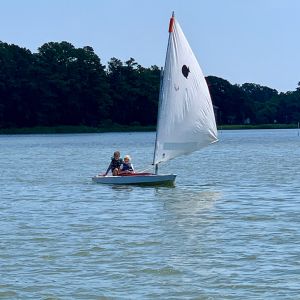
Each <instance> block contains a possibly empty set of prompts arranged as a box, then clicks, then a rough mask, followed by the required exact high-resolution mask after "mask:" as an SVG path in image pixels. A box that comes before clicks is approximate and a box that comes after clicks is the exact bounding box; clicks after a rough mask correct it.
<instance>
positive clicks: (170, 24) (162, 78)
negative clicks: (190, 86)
mask: <svg viewBox="0 0 300 300" xmlns="http://www.w3.org/2000/svg"><path fill="white" fill-rule="evenodd" d="M174 21H175V14H174V11H173V12H172V17H171V18H170V22H169V30H168V31H169V39H168V46H167V51H166V57H167V55H168V51H169V47H170V40H171V33H172V32H173V28H174ZM166 60H167V59H165V62H166ZM163 80H164V71H163V68H161V71H160V87H159V98H158V114H157V122H156V136H155V146H154V154H153V165H155V174H157V173H158V163H156V164H155V155H156V150H157V133H158V126H159V116H160V107H161V99H162V93H163V90H162V88H163Z"/></svg>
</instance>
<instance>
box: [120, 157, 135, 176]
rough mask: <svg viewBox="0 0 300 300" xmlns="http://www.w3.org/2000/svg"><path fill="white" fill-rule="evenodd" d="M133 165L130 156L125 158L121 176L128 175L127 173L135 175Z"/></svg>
mask: <svg viewBox="0 0 300 300" xmlns="http://www.w3.org/2000/svg"><path fill="white" fill-rule="evenodd" d="M133 172H134V169H133V165H132V163H131V158H130V156H129V155H125V156H124V160H123V164H122V165H121V168H120V172H119V175H122V174H126V173H133Z"/></svg>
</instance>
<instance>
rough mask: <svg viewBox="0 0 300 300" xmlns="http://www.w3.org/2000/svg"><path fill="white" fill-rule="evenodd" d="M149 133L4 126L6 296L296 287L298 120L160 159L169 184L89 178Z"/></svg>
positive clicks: (141, 154) (143, 164)
mask: <svg viewBox="0 0 300 300" xmlns="http://www.w3.org/2000/svg"><path fill="white" fill-rule="evenodd" d="M154 137H155V135H154V133H106V134H82V135H80V134H77V135H76V134H71V135H27V136H18V135H15V136H0V165H1V179H0V182H1V190H0V199H1V201H0V215H1V218H0V226H1V228H2V230H1V233H0V235H1V240H0V241H1V242H0V265H1V281H0V299H119V298H125V299H297V297H299V290H300V283H299V276H300V272H299V270H300V263H299V262H300V254H299V247H300V233H299V232H300V224H299V223H300V221H299V213H300V184H299V182H300V172H299V163H300V161H299V157H300V150H299V149H300V147H299V146H300V139H299V137H298V136H297V131H296V130H251V131H223V132H221V133H220V142H219V143H217V144H215V145H213V146H211V147H208V148H206V149H203V150H201V151H199V152H196V153H194V154H192V155H189V156H184V157H181V158H178V159H174V160H173V161H171V162H169V163H167V164H164V165H162V166H161V167H160V171H161V172H162V173H168V172H172V173H176V174H178V176H177V180H176V185H175V187H172V188H170V187H139V186H109V185H108V186H105V185H99V184H93V183H92V181H91V177H92V176H93V175H95V174H98V173H100V172H103V171H104V170H105V169H106V168H107V165H108V163H109V160H110V157H111V155H112V152H113V151H114V150H117V149H119V150H121V152H122V154H123V155H125V154H130V155H131V156H132V157H133V164H134V166H135V168H136V169H138V170H144V169H146V168H149V167H151V166H150V164H151V161H152V155H153V143H154Z"/></svg>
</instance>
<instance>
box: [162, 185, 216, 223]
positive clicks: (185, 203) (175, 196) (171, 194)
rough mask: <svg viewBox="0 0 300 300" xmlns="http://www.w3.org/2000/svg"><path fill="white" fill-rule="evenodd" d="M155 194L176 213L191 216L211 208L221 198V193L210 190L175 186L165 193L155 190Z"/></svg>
mask: <svg viewBox="0 0 300 300" xmlns="http://www.w3.org/2000/svg"><path fill="white" fill-rule="evenodd" d="M156 196H157V198H158V199H159V200H161V201H163V202H164V205H165V208H166V209H168V210H169V211H172V212H173V213H176V214H177V215H182V216H188V217H189V216H192V215H194V214H197V213H199V212H200V211H202V210H209V209H212V208H213V207H214V205H215V202H216V201H217V200H218V199H220V198H221V193H220V192H216V191H212V190H201V189H200V190H191V189H186V188H184V187H176V189H173V190H171V191H168V192H167V193H166V192H165V191H163V190H161V189H158V190H157V193H156Z"/></svg>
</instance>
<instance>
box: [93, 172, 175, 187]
mask: <svg viewBox="0 0 300 300" xmlns="http://www.w3.org/2000/svg"><path fill="white" fill-rule="evenodd" d="M175 178H176V175H174V174H167V175H156V174H149V175H131V176H101V175H97V176H94V177H93V178H92V179H93V181H94V182H96V183H103V184H121V185H122V184H141V185H170V184H174V182H175Z"/></svg>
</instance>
